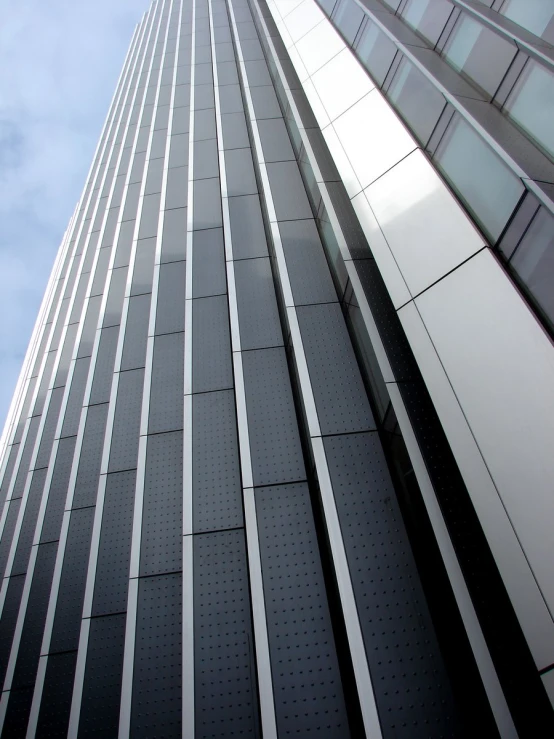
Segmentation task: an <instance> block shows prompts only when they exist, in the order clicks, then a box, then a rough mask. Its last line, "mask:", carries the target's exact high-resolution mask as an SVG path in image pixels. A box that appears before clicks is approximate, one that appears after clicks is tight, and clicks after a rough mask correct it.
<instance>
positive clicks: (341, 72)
mask: <svg viewBox="0 0 554 739" xmlns="http://www.w3.org/2000/svg"><path fill="white" fill-rule="evenodd" d="M306 41H307V39H305V40H304V42H303V43H306ZM299 47H300V45H299ZM299 51H300V54H301V55H302V59H304V56H305V54H306V53H307V52H306V51H304V50H302V49H300V48H299ZM312 82H313V83H314V86H315V89H316V90H317V92H318V94H319V97H320V99H321V102H322V103H323V107H324V108H325V110H326V111H327V114H328V115H329V118H330V120H331V121H334V120H335V119H336V118H338V116H340V115H341V114H342V113H344V112H345V111H346V110H348V108H351V107H352V106H353V105H354V103H357V102H358V100H361V99H362V98H363V97H364V96H365V95H367V94H368V92H371V91H372V90H373V89H374V88H375V85H374V84H373V82H372V81H371V79H370V78H369V77H368V76H367V74H366V72H365V71H364V69H363V67H362V66H361V64H360V63H359V61H358V60H357V59H356V57H355V56H354V55H353V54H352V52H351V51H350V49H346V48H343V49H342V51H341V52H340V53H339V54H337V56H335V57H333V59H331V61H329V62H327V64H326V65H325V66H324V67H322V68H321V69H319V70H318V71H317V72H315V74H313V75H312ZM373 124H374V122H373V120H372V118H368V119H367V120H366V121H365V127H366V134H365V138H364V139H363V140H362V141H360V140H359V139H357V140H356V145H357V146H360V148H361V149H362V150H361V151H359V152H358V153H359V155H360V156H361V155H362V154H363V149H364V148H365V147H366V146H368V145H369V146H371V139H372V137H373V131H372V126H373ZM376 143H377V142H376ZM379 143H381V142H379Z"/></svg>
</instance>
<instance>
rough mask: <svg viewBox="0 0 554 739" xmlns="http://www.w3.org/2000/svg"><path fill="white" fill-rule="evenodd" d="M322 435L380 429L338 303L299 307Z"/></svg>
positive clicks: (298, 313)
mask: <svg viewBox="0 0 554 739" xmlns="http://www.w3.org/2000/svg"><path fill="white" fill-rule="evenodd" d="M296 313H297V316H298V323H299V325H300V332H301V334H302V343H303V345H304V351H305V353H306V361H307V363H308V371H309V373H310V379H311V382H312V388H313V392H314V397H315V404H316V409H317V415H318V418H319V424H320V428H321V433H322V434H340V433H345V432H349V431H369V430H371V429H374V428H376V425H375V420H374V418H373V414H372V412H371V408H370V405H369V400H368V397H367V393H366V391H365V387H364V384H363V380H362V376H361V374H360V369H359V367H358V363H357V361H356V357H355V355H354V349H353V348H352V344H351V342H350V337H349V336H348V329H347V328H346V323H345V321H344V317H343V315H342V311H341V308H340V305H339V304H338V303H326V304H324V305H308V306H301V307H299V308H297V311H296Z"/></svg>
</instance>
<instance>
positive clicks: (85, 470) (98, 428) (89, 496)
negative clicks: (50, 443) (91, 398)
mask: <svg viewBox="0 0 554 739" xmlns="http://www.w3.org/2000/svg"><path fill="white" fill-rule="evenodd" d="M107 418H108V404H107V403H103V404H102V405H93V406H91V407H90V408H89V409H88V413H87V420H86V422H85V433H84V435H83V445H82V447H81V456H80V457H79V467H78V468H77V479H76V482H75V492H74V494H73V503H72V506H73V508H84V507H85V506H91V505H94V504H95V503H96V494H97V493H98V479H99V477H100V464H101V462H102V449H103V446H104V433H105V431H106V420H107Z"/></svg>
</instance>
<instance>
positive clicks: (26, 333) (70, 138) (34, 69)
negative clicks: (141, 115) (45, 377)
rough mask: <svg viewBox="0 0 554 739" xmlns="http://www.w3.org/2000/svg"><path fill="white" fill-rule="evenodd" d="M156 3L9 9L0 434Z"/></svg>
mask: <svg viewBox="0 0 554 739" xmlns="http://www.w3.org/2000/svg"><path fill="white" fill-rule="evenodd" d="M148 4H149V3H148V0H117V2H113V0H78V1H77V2H75V0H73V1H72V2H69V1H68V0H49V1H48V2H47V3H45V2H44V1H43V0H42V1H41V0H27V2H25V3H21V2H20V1H19V0H4V3H2V6H1V8H0V428H1V426H2V425H3V422H4V418H5V415H6V413H7V409H8V407H9V403H10V399H11V395H12V393H13V389H14V388H15V384H16V381H17V376H18V374H19V370H20V367H21V363H22V361H23V357H24V355H25V351H26V348H27V343H28V341H29V338H30V335H31V331H32V328H33V325H34V321H35V318H36V314H37V311H38V308H39V306H40V302H41V300H42V295H43V292H44V289H45V286H46V282H47V280H48V275H49V273H50V269H51V267H52V264H53V261H54V257H55V254H56V251H57V248H58V246H59V243H60V240H61V238H62V236H63V232H64V230H65V228H66V226H67V222H68V220H69V218H70V216H71V213H72V212H73V209H74V207H75V204H76V202H77V200H78V198H79V196H80V193H81V189H82V187H83V184H84V180H85V177H86V174H87V171H88V168H89V166H90V161H91V159H92V155H93V153H94V149H95V146H96V143H97V140H98V137H99V134H100V130H101V127H102V124H103V121H104V118H105V115H106V113H107V110H108V106H109V103H110V100H111V96H112V94H113V90H114V88H115V84H116V81H117V78H118V75H119V72H120V69H121V66H122V64H123V60H124V57H125V53H126V50H127V47H128V44H129V42H130V40H131V36H132V33H133V28H134V26H135V25H136V23H137V22H138V21H139V20H140V18H141V16H142V13H143V12H144V11H145V10H146V8H147V7H148Z"/></svg>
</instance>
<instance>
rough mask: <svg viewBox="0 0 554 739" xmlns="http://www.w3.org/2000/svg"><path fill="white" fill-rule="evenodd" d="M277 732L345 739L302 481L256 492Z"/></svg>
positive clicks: (342, 704) (339, 689)
mask: <svg viewBox="0 0 554 739" xmlns="http://www.w3.org/2000/svg"><path fill="white" fill-rule="evenodd" d="M255 497H256V514H257V519H258V532H259V537H260V555H261V560H262V576H263V583H264V595H265V607H266V614H267V626H268V635H269V649H270V657H271V672H272V675H273V689H274V694H275V710H276V715H277V727H278V732H279V736H300V737H305V736H306V737H308V736H318V737H325V738H326V739H347V737H349V736H350V730H349V726H348V718H347V714H346V706H345V701H344V695H343V691H342V681H341V676H340V671H339V664H338V658H337V653H336V647H335V640H334V637H333V629H332V625H331V617H330V614H329V606H328V603H327V595H326V590H325V582H324V580H323V571H322V567H321V559H320V556H319V549H318V545H317V538H316V533H315V525H314V519H313V513H312V506H311V502H310V496H309V491H308V486H307V484H306V483H302V484H299V485H279V486H276V487H269V488H259V489H257V490H256V491H255Z"/></svg>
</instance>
